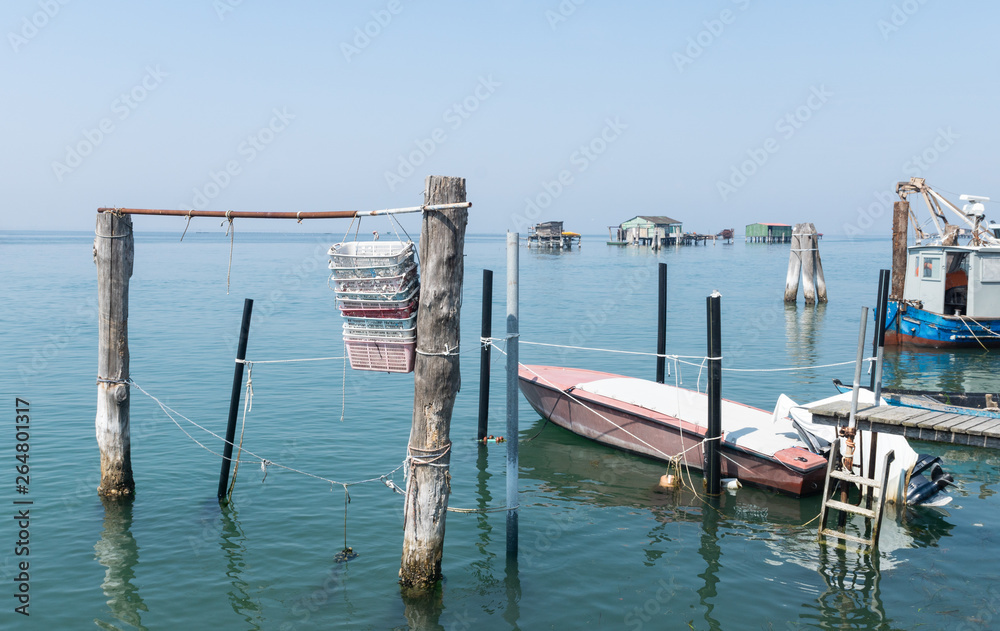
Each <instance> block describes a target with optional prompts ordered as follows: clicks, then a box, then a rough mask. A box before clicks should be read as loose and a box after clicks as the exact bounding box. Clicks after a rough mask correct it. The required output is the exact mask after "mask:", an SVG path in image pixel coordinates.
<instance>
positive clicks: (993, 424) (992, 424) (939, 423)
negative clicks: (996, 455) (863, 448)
mask: <svg viewBox="0 0 1000 631" xmlns="http://www.w3.org/2000/svg"><path fill="white" fill-rule="evenodd" d="M809 412H810V413H811V414H812V420H813V422H815V423H819V424H821V425H835V426H836V425H845V424H846V423H847V419H848V418H850V415H851V404H850V402H849V401H837V402H834V403H826V404H823V405H819V406H816V407H813V408H810V409H809ZM854 418H855V420H856V421H857V425H858V429H863V430H868V431H872V432H884V433H886V434H900V435H902V436H905V437H906V438H913V439H916V440H926V441H930V442H935V443H951V444H954V445H969V446H972V447H989V448H991V449H1000V419H996V418H990V417H985V416H972V415H970V414H954V413H951V412H940V411H935V410H924V409H920V408H908V407H902V406H895V405H878V406H869V407H864V408H859V409H858V411H857V412H856V413H855V415H854Z"/></svg>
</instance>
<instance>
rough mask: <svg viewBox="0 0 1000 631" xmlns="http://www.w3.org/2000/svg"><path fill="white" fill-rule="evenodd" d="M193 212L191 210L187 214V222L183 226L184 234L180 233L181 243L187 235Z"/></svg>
mask: <svg viewBox="0 0 1000 631" xmlns="http://www.w3.org/2000/svg"><path fill="white" fill-rule="evenodd" d="M193 212H194V211H193V210H191V211H189V212H188V220H187V223H186V224H184V232H182V233H181V241H183V240H184V235H186V234H187V233H188V228H190V227H191V213H193Z"/></svg>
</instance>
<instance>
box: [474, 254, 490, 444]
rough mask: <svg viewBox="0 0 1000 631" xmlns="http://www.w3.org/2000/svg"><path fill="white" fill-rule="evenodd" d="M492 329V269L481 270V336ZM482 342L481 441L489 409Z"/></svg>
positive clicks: (487, 348)
mask: <svg viewBox="0 0 1000 631" xmlns="http://www.w3.org/2000/svg"><path fill="white" fill-rule="evenodd" d="M492 331H493V270H490V269H484V270H483V327H482V330H481V336H482V337H483V339H486V338H489V337H490V336H491V334H492ZM491 348H492V347H491V346H490V343H489V342H483V343H482V346H481V348H480V351H479V430H478V432H477V433H476V440H478V441H480V442H482V440H483V439H484V438H486V432H487V430H488V429H489V414H490V412H489V410H490V350H491Z"/></svg>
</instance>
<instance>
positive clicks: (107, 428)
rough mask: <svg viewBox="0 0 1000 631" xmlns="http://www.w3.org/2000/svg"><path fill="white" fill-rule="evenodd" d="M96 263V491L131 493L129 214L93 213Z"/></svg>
mask: <svg viewBox="0 0 1000 631" xmlns="http://www.w3.org/2000/svg"><path fill="white" fill-rule="evenodd" d="M95 235H96V236H95V237H94V263H95V264H96V265H97V309H98V313H99V316H98V324H97V327H98V331H99V333H98V350H97V420H96V429H97V446H98V448H99V449H100V451H101V484H100V486H99V487H97V493H98V494H99V495H102V496H105V497H121V496H128V495H132V494H133V493H134V492H135V480H133V479H132V447H131V440H130V437H129V384H128V380H129V365H128V364H129V357H128V282H129V278H131V276H132V261H133V260H134V258H135V242H134V240H133V238H132V218H131V217H130V216H128V215H122V214H116V213H114V212H99V213H98V214H97V229H96V230H95Z"/></svg>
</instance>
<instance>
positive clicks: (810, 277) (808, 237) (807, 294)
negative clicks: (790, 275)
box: [792, 223, 816, 305]
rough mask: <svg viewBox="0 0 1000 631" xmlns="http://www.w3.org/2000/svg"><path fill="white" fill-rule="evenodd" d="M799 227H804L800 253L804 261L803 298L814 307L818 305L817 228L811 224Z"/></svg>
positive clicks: (800, 239) (800, 237) (800, 238)
mask: <svg viewBox="0 0 1000 631" xmlns="http://www.w3.org/2000/svg"><path fill="white" fill-rule="evenodd" d="M799 226H801V227H802V232H803V234H801V235H800V236H799V243H800V244H801V246H800V247H801V248H802V251H801V252H799V254H800V255H801V256H800V257H799V258H800V260H801V261H802V297H803V298H804V299H805V303H806V304H807V305H814V304H816V228H814V227H813V225H812V224H811V223H803V224H799ZM799 226H796V228H798V227H799ZM796 232H798V230H796ZM792 247H793V248H794V247H795V246H794V245H793V246H792Z"/></svg>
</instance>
